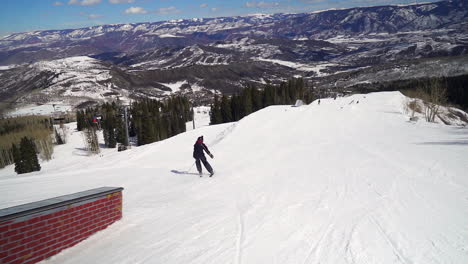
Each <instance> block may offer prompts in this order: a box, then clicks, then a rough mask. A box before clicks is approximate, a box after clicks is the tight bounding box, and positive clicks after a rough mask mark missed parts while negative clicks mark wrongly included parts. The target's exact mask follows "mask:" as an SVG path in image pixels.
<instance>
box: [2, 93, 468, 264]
mask: <svg viewBox="0 0 468 264" xmlns="http://www.w3.org/2000/svg"><path fill="white" fill-rule="evenodd" d="M406 100H407V99H406V98H405V97H404V96H403V95H402V94H400V93H399V92H385V93H373V94H367V95H353V96H350V97H343V98H337V99H336V100H333V99H322V100H321V103H320V105H319V104H318V101H315V102H313V103H311V104H310V105H305V106H301V107H291V106H271V107H268V108H265V109H263V110H261V111H258V112H256V113H253V114H251V115H249V116H247V117H245V118H244V119H242V120H241V121H239V122H236V123H229V124H222V125H216V126H203V127H200V128H197V129H195V130H190V131H187V132H186V133H183V134H180V135H178V136H175V137H172V138H170V139H167V140H164V141H161V142H157V143H154V144H149V145H145V146H141V147H133V148H132V149H130V150H127V151H124V152H117V151H116V149H104V150H103V152H102V153H101V155H97V156H87V155H86V153H85V152H84V151H83V139H82V136H81V134H80V133H79V132H76V131H74V130H75V124H70V126H69V128H70V135H69V141H68V143H67V144H66V145H61V146H57V147H56V148H55V154H54V159H53V160H51V161H49V162H42V163H41V166H42V171H40V172H36V173H29V174H23V175H16V173H14V168H13V166H8V167H7V168H5V169H2V170H0V193H1V195H0V197H1V198H0V208H6V207H10V206H16V205H20V204H24V203H29V202H34V201H39V200H42V199H48V198H52V197H55V196H60V195H66V194H70V193H74V192H80V191H84V190H88V189H92V188H98V187H103V186H113V187H124V188H125V189H124V191H123V198H124V205H123V218H122V220H120V221H118V222H116V223H115V224H113V225H111V226H110V227H109V228H107V229H105V230H103V231H101V232H99V233H97V234H95V235H93V236H91V237H90V238H89V239H87V240H85V241H83V242H81V243H80V244H78V245H76V246H74V247H73V248H70V249H67V250H64V251H62V252H61V253H60V254H58V255H56V256H54V257H52V258H50V259H48V260H45V261H43V262H42V263H44V264H83V263H113V264H117V263H122V264H123V263H140V264H143V263H145V264H149V263H154V264H156V263H191V264H195V263H197V264H198V263H199V264H208V263H213V264H218V263H232V264H240V263H244V264H247V263H299V264H303V263H421V264H429V263H459V264H462V263H468V173H467V172H468V129H467V128H466V127H462V126H447V125H443V124H437V123H427V122H425V121H424V120H423V119H419V121H417V122H410V121H409V115H408V114H407V113H406V112H405V110H404V109H405V107H404V104H405V102H406ZM205 121H206V119H205ZM201 135H203V136H204V138H205V143H206V144H207V146H208V147H209V148H210V151H211V152H212V153H213V154H214V156H215V158H214V159H210V158H209V157H208V159H209V162H210V163H211V165H212V166H213V168H214V170H215V172H216V174H215V176H214V177H212V178H210V177H207V176H206V177H203V178H200V177H199V176H198V175H197V172H196V169H195V166H193V162H194V160H193V158H192V151H193V144H194V143H195V140H196V139H197V137H198V136H201ZM174 170H175V171H188V172H191V173H195V174H190V173H173V172H172V171H174ZM204 173H207V172H206V171H204Z"/></svg>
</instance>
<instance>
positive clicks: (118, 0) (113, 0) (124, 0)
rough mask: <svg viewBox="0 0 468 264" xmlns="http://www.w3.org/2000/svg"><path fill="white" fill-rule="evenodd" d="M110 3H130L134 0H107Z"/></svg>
mask: <svg viewBox="0 0 468 264" xmlns="http://www.w3.org/2000/svg"><path fill="white" fill-rule="evenodd" d="M109 3H111V4H131V3H135V0H109Z"/></svg>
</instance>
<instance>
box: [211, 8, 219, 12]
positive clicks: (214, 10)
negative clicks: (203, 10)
mask: <svg viewBox="0 0 468 264" xmlns="http://www.w3.org/2000/svg"><path fill="white" fill-rule="evenodd" d="M218 10H219V8H217V7H213V8H211V12H216V11H218Z"/></svg>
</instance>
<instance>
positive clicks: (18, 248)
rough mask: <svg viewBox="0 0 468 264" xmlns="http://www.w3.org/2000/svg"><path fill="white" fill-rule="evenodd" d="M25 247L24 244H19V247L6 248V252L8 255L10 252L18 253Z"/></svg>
mask: <svg viewBox="0 0 468 264" xmlns="http://www.w3.org/2000/svg"><path fill="white" fill-rule="evenodd" d="M25 249H26V246H25V245H21V246H19V247H15V248H12V249H10V250H8V254H9V255H12V254H18V253H20V252H21V251H23V250H25Z"/></svg>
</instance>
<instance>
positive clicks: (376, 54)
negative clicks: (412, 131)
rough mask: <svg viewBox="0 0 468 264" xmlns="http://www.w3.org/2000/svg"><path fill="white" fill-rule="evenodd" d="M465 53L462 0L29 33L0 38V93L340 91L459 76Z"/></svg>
mask: <svg viewBox="0 0 468 264" xmlns="http://www.w3.org/2000/svg"><path fill="white" fill-rule="evenodd" d="M467 54H468V1H467V0H454V1H442V2H436V3H424V4H414V5H407V6H401V5H400V6H379V7H365V8H350V9H342V10H328V11H322V12H312V13H301V14H274V15H250V16H241V17H221V18H197V19H181V20H172V21H163V22H155V23H131V24H117V25H102V26H94V27H89V28H81V29H69V30H47V31H34V32H26V33H16V34H12V35H9V36H6V37H4V38H2V39H0V65H3V66H0V87H2V88H1V90H0V99H1V100H10V101H15V100H23V101H34V100H37V98H40V97H42V98H50V97H51V96H52V97H57V98H60V97H64V96H65V97H66V98H74V99H77V100H74V101H75V104H76V102H82V101H83V100H97V99H99V100H101V99H103V100H104V99H107V98H113V97H115V96H119V97H138V96H150V97H160V96H165V95H167V94H168V92H171V91H172V90H174V91H175V90H176V91H178V92H180V93H185V94H189V95H194V94H199V96H198V97H199V98H200V97H204V95H210V94H213V91H214V90H217V91H221V92H226V93H230V92H233V91H236V90H237V89H239V88H240V87H242V86H243V85H244V84H246V83H258V84H262V83H265V81H266V80H270V81H273V82H274V81H277V80H284V79H287V78H291V77H292V76H302V77H305V78H308V79H313V80H314V81H316V83H317V84H318V85H319V86H324V87H330V86H334V87H335V86H336V85H340V86H342V87H346V86H352V85H353V84H356V83H359V82H362V79H365V81H368V82H372V81H374V80H378V81H385V80H387V79H390V80H391V78H387V77H386V76H390V75H388V74H377V75H375V74H373V73H375V72H377V73H380V72H382V73H385V72H389V71H390V72H395V74H397V75H398V78H400V79H405V78H412V77H414V76H415V71H416V75H425V76H427V74H426V73H427V72H429V75H431V74H440V75H442V74H443V75H446V76H453V75H459V74H464V73H467V72H468V66H467V65H468V64H467V63H465V62H466V60H467V58H466V56H467ZM441 57H442V58H445V57H450V58H451V59H450V60H446V61H445V62H446V63H439V61H440V60H441ZM76 61H79V62H80V63H77V65H75V62H76ZM85 61H86V65H87V66H86V67H85V68H86V69H83V68H82V69H77V67H78V68H79V67H80V66H79V65H80V64H82V63H84V62H85ZM422 62H423V63H422ZM402 64H404V65H405V67H404V68H408V69H414V70H409V71H402V70H401V68H402V66H401V65H402ZM47 65H49V66H47ZM52 65H53V66H52ZM428 65H429V66H428ZM426 66H427V67H426ZM442 70H443V71H442ZM343 72H353V73H354V72H355V74H351V76H353V77H352V78H350V77H349V76H350V74H346V75H345V76H343V75H339V74H340V73H343ZM96 73H98V74H97V75H96ZM337 74H338V75H337ZM18 75H21V76H22V77H21V78H20V80H18V78H17V77H16V76H18ZM86 76H87V77H86ZM330 76H333V77H332V78H330ZM374 76H378V79H376V77H374ZM81 77H83V79H80V78H81ZM325 77H327V78H325ZM324 78H325V79H324ZM331 82H333V85H330V83H331ZM177 83H179V84H183V85H180V86H178V87H175V89H174V84H177ZM165 84H172V86H171V85H165ZM31 92H33V93H31ZM31 96H33V97H34V98H32V97H31ZM33 99H34V100H33ZM54 99H56V98H54Z"/></svg>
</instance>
